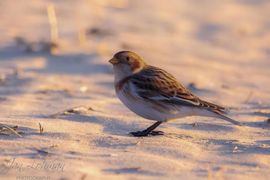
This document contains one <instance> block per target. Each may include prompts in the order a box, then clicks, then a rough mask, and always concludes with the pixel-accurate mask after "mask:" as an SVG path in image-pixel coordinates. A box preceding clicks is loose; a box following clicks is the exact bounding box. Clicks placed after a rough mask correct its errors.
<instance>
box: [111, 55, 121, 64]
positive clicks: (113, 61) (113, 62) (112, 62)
mask: <svg viewBox="0 0 270 180" xmlns="http://www.w3.org/2000/svg"><path fill="white" fill-rule="evenodd" d="M109 62H110V63H111V64H113V65H115V64H119V62H120V61H119V60H118V59H116V58H115V57H113V58H112V59H110V60H109Z"/></svg>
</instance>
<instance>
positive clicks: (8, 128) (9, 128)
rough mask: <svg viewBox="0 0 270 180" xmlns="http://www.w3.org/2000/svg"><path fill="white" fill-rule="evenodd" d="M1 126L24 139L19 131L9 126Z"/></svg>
mask: <svg viewBox="0 0 270 180" xmlns="http://www.w3.org/2000/svg"><path fill="white" fill-rule="evenodd" d="M1 126H2V127H4V128H6V129H7V130H9V131H10V132H11V133H13V134H15V135H17V136H19V137H22V135H20V134H19V133H18V132H17V131H15V130H14V129H12V128H11V127H8V126H6V125H4V124H1ZM2 131H3V130H2Z"/></svg>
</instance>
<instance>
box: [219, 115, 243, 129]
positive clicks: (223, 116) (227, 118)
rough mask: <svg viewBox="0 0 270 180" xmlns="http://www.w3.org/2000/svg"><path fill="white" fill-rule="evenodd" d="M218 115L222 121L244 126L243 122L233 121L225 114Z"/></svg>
mask: <svg viewBox="0 0 270 180" xmlns="http://www.w3.org/2000/svg"><path fill="white" fill-rule="evenodd" d="M218 115H219V116H218V117H219V118H221V119H223V120H225V121H228V122H230V123H232V124H234V125H237V126H243V124H242V123H241V122H239V121H236V120H233V119H231V118H229V117H227V116H225V115H223V114H218Z"/></svg>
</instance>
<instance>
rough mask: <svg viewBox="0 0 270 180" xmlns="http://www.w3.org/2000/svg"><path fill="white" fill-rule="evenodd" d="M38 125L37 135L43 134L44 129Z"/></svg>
mask: <svg viewBox="0 0 270 180" xmlns="http://www.w3.org/2000/svg"><path fill="white" fill-rule="evenodd" d="M38 125H39V134H42V133H43V131H44V129H43V127H42V126H41V124H40V123H38Z"/></svg>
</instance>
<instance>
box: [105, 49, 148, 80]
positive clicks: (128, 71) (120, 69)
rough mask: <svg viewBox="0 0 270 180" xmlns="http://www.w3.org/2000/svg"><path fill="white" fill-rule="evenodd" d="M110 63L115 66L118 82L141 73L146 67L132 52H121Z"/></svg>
mask: <svg viewBox="0 0 270 180" xmlns="http://www.w3.org/2000/svg"><path fill="white" fill-rule="evenodd" d="M109 62H110V63H111V64H112V65H113V69H114V74H115V80H116V81H120V80H122V79H124V78H126V77H128V76H131V75H133V74H136V73H138V72H140V71H141V70H142V69H143V68H144V67H145V65H146V64H145V62H144V61H143V59H142V58H141V57H140V56H139V55H137V54H136V53H134V52H131V51H120V52H118V53H116V54H115V55H114V56H113V58H112V59H111V60H109Z"/></svg>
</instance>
